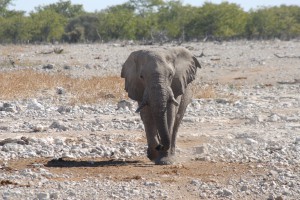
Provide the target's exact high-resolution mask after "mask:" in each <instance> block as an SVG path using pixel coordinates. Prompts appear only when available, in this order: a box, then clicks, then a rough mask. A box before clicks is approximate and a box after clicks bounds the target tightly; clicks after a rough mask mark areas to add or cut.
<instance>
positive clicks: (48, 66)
mask: <svg viewBox="0 0 300 200" xmlns="http://www.w3.org/2000/svg"><path fill="white" fill-rule="evenodd" d="M54 67H55V65H54V64H46V65H44V66H43V69H54Z"/></svg>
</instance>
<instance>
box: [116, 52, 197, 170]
mask: <svg viewBox="0 0 300 200" xmlns="http://www.w3.org/2000/svg"><path fill="white" fill-rule="evenodd" d="M197 68H201V65H200V63H199V61H198V60H197V59H196V58H195V57H194V56H193V55H192V54H191V53H190V52H189V51H188V50H187V49H186V48H183V47H172V48H154V49H149V50H138V51H134V52H132V53H131V54H130V55H129V57H128V58H127V60H126V61H125V63H124V64H123V66H122V71H121V77H122V78H125V90H126V92H127V93H128V97H129V98H131V99H132V100H135V101H137V102H138V109H137V111H136V112H140V117H141V119H142V121H143V123H144V128H145V132H146V138H147V144H148V149H147V157H148V158H149V159H150V160H151V161H153V162H154V163H155V164H157V165H170V164H174V163H175V147H176V146H175V145H176V136H177V132H178V128H179V125H180V123H181V121H182V118H183V115H184V113H185V111H186V108H187V106H188V104H189V103H190V102H191V98H192V90H191V82H192V81H193V80H194V79H195V76H196V72H197Z"/></svg>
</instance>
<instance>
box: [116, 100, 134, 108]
mask: <svg viewBox="0 0 300 200" xmlns="http://www.w3.org/2000/svg"><path fill="white" fill-rule="evenodd" d="M132 108H133V105H132V103H131V102H130V101H127V100H121V101H119V102H118V105H117V110H119V109H123V110H126V109H129V110H132Z"/></svg>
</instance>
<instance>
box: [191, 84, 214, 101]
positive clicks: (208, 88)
mask: <svg viewBox="0 0 300 200" xmlns="http://www.w3.org/2000/svg"><path fill="white" fill-rule="evenodd" d="M192 91H193V97H194V98H196V99H210V98H216V97H217V94H216V91H215V88H214V86H213V85H202V86H201V85H196V84H194V85H192Z"/></svg>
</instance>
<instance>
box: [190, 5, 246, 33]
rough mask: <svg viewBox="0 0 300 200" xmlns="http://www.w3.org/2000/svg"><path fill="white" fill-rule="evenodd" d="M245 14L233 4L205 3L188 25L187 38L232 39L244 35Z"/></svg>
mask: <svg viewBox="0 0 300 200" xmlns="http://www.w3.org/2000/svg"><path fill="white" fill-rule="evenodd" d="M246 20H247V13H245V12H244V11H243V10H242V8H241V7H240V6H238V5H237V4H234V3H228V2H223V3H221V4H213V3H205V4H204V5H203V6H202V7H200V8H198V10H197V14H196V15H195V18H194V19H192V20H191V22H190V23H189V24H188V28H189V29H190V33H189V37H191V38H193V37H196V38H204V37H212V38H232V37H239V36H242V35H243V34H244V30H245V24H246Z"/></svg>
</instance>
